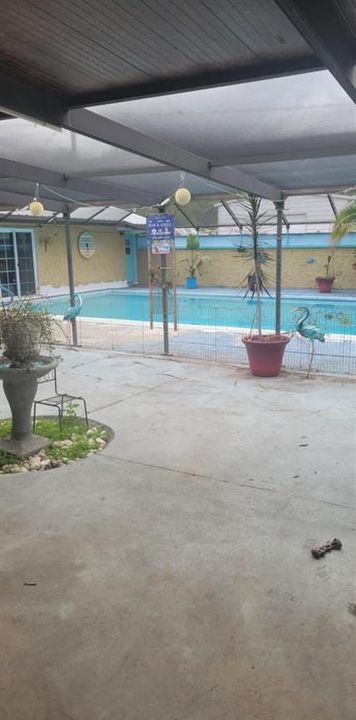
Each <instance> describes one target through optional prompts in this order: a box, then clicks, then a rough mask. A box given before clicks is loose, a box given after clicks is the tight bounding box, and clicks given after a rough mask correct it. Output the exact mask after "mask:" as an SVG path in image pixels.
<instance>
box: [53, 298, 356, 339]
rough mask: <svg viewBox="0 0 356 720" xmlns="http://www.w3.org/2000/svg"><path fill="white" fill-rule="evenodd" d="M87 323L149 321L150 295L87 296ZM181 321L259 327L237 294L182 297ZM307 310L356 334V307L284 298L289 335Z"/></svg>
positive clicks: (323, 324) (270, 316) (327, 325)
mask: <svg viewBox="0 0 356 720" xmlns="http://www.w3.org/2000/svg"><path fill="white" fill-rule="evenodd" d="M82 298H83V309H82V312H81V317H83V318H93V319H94V318H97V319H100V318H111V319H113V320H119V319H121V320H131V321H146V322H147V321H149V319H150V306H149V296H148V293H147V292H146V291H142V292H141V291H137V290H135V291H130V290H110V291H99V292H93V293H83V294H82ZM46 304H47V305H48V309H49V310H50V312H52V313H54V314H55V315H63V314H64V313H65V311H66V310H67V309H68V305H69V301H68V296H60V297H53V298H50V299H48V300H47V303H46ZM177 304H178V321H179V323H180V324H183V325H213V326H218V327H239V328H246V329H249V328H251V327H252V326H254V325H255V318H256V301H255V300H254V301H252V302H251V301H250V300H247V299H245V300H243V299H242V297H241V296H239V295H238V294H237V293H236V296H233V295H227V296H222V295H205V296H204V295H203V294H199V295H196V296H194V295H193V294H192V295H188V294H186V293H185V294H184V295H183V294H182V295H179V293H178V303H177ZM300 305H306V306H307V307H308V308H309V309H310V312H311V322H313V323H315V324H317V325H318V326H319V327H320V329H321V330H322V331H323V332H325V333H332V334H335V333H337V334H347V335H356V302H355V301H350V302H347V301H338V300H335V301H333V300H331V299H329V298H327V299H326V298H325V299H324V298H323V299H320V300H319V299H315V300H314V299H308V300H302V299H300V298H299V299H298V300H296V299H291V298H288V299H283V301H282V308H281V310H282V314H281V315H282V316H281V324H282V329H283V330H284V331H291V330H293V329H294V328H295V315H294V312H293V311H294V308H295V307H298V306H300ZM274 315H275V302H274V300H273V299H270V298H264V299H263V310H262V322H263V327H264V328H265V329H273V328H274ZM153 317H154V321H155V322H159V321H162V301H161V295H160V293H159V292H157V293H154V302H153ZM169 320H170V322H172V321H173V298H172V296H170V297H169Z"/></svg>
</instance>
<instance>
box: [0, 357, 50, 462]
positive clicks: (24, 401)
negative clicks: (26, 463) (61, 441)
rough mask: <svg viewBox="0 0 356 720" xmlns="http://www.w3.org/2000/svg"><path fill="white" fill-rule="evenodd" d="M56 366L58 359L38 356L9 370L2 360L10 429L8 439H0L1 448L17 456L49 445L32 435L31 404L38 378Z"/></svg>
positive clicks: (32, 452) (44, 439) (0, 374)
mask: <svg viewBox="0 0 356 720" xmlns="http://www.w3.org/2000/svg"><path fill="white" fill-rule="evenodd" d="M57 365H58V359H56V358H51V357H42V356H39V357H38V358H37V359H36V360H32V361H31V363H29V364H28V366H27V367H12V366H11V363H10V362H9V361H7V359H6V358H5V357H4V358H3V362H0V380H2V381H3V387H4V393H5V395H6V398H7V401H8V403H9V405H10V409H11V416H12V428H11V435H10V437H9V438H5V439H1V440H0V448H1V449H2V450H6V451H7V452H9V453H12V454H13V455H18V456H19V457H27V455H33V454H34V453H37V452H38V451H39V450H42V448H44V447H47V446H48V445H50V441H49V440H47V439H46V438H45V437H40V436H39V435H34V434H33V433H32V416H31V411H32V405H33V401H34V399H35V396H36V392H37V383H38V379H39V378H40V377H43V376H44V375H46V374H47V373H48V372H50V370H53V368H55V367H56V366H57Z"/></svg>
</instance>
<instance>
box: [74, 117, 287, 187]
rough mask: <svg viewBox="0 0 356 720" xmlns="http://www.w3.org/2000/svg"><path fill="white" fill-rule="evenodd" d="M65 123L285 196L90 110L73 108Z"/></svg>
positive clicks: (228, 182) (213, 176) (214, 177)
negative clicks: (212, 165)
mask: <svg viewBox="0 0 356 720" xmlns="http://www.w3.org/2000/svg"><path fill="white" fill-rule="evenodd" d="M63 125H64V127H65V128H67V130H71V131H73V132H77V133H79V134H81V135H85V136H86V137H91V138H93V139H95V140H99V141H100V142H104V143H107V144H108V145H112V146H113V147H118V148H121V149H123V150H127V151H129V152H132V153H134V154H135V155H141V156H142V157H146V158H149V159H150V160H155V161H156V162H161V163H164V164H165V165H170V166H171V167H175V168H178V169H179V170H184V171H185V172H189V173H191V174H192V175H197V176H198V177H202V178H206V179H207V180H210V181H212V182H213V183H218V184H219V185H222V186H225V187H229V188H232V189H233V190H235V191H236V190H245V191H247V192H251V193H255V194H256V195H261V196H262V197H265V198H268V199H269V200H279V199H280V198H281V191H280V190H279V189H278V188H275V187H274V186H273V185H270V184H268V183H265V182H262V181H260V180H257V179H255V178H251V177H250V176H249V175H246V174H245V173H243V172H241V171H239V170H236V169H234V170H232V169H231V168H221V169H220V168H212V167H211V163H210V161H209V160H208V159H207V158H204V157H201V156H200V155H196V154H194V153H191V152H188V151H187V150H184V149H183V148H180V147H177V146H175V145H171V144H169V143H167V142H164V141H162V140H157V139H156V138H152V137H149V136H148V135H145V134H144V133H141V132H138V131H137V130H133V129H132V128H129V127H127V126H126V125H122V124H121V123H117V122H114V121H113V120H110V119H108V118H106V117H103V116H102V115H99V114H98V113H94V112H91V111H90V110H71V111H70V112H69V113H67V114H66V116H65V118H64V123H63Z"/></svg>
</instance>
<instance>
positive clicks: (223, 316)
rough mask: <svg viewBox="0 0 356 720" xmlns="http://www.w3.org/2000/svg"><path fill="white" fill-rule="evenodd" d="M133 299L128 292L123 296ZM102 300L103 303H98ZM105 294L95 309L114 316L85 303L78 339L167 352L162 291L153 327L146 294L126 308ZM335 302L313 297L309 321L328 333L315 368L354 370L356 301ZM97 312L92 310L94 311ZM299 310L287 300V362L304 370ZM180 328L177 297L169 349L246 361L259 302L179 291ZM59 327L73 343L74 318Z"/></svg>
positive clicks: (270, 320)
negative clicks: (113, 305)
mask: <svg viewBox="0 0 356 720" xmlns="http://www.w3.org/2000/svg"><path fill="white" fill-rule="evenodd" d="M125 301H129V298H128V297H127V298H125ZM101 302H102V303H103V307H101V305H100V303H101ZM105 303H107V300H106V299H105V298H104V297H103V298H101V297H100V296H99V297H97V298H96V304H95V314H96V315H98V314H99V315H105V314H106V315H108V314H109V313H112V314H113V315H114V314H115V313H116V317H115V316H114V317H108V316H107V317H94V316H90V314H89V313H90V308H88V307H87V308H86V307H85V304H84V312H85V315H83V317H82V316H80V317H79V318H77V325H78V335H79V343H80V345H82V346H86V347H92V348H102V349H106V350H117V351H121V352H128V353H141V354H150V355H159V354H163V326H162V299H161V294H160V293H159V292H155V293H154V295H153V298H152V321H153V322H152V327H151V323H150V303H149V298H148V295H146V296H144V298H143V297H142V295H141V298H140V303H135V302H133V303H132V305H130V302H126V304H125V307H124V312H123V314H124V315H125V317H123V318H118V317H117V308H116V309H115V311H114V310H113V309H112V308H111V306H110V304H109V306H106V305H105ZM344 307H345V306H344V305H341V304H340V305H338V304H337V303H336V302H334V303H332V302H330V304H329V303H325V302H320V303H310V317H309V318H308V320H307V321H306V323H307V324H308V325H315V326H317V327H318V328H319V329H320V331H321V332H322V333H324V335H325V342H324V343H322V342H319V341H318V340H315V341H314V345H315V355H314V360H313V371H314V372H321V373H335V374H340V375H356V304H355V307H351V309H349V308H347V311H345V309H344ZM93 315H94V311H93ZM297 317H298V315H297V314H296V312H295V308H293V306H291V305H287V304H285V305H284V306H283V312H282V330H283V332H287V333H290V334H291V340H290V343H289V344H288V345H287V347H286V351H285V354H284V366H285V367H286V368H290V369H293V370H306V369H307V367H308V363H309V358H310V352H311V348H312V345H311V342H310V340H308V339H307V338H305V337H301V336H300V335H299V334H298V333H297V332H296V331H295V328H296V320H297ZM177 319H178V325H177V330H176V331H175V330H174V325H173V299H172V297H171V296H170V297H169V302H168V320H169V352H170V354H171V355H173V356H175V357H180V358H196V359H201V360H212V361H218V362H228V363H236V364H246V363H247V355H246V350H245V347H244V345H243V343H242V337H243V336H244V335H248V334H250V332H251V329H253V331H254V332H255V331H256V305H255V303H254V302H253V303H251V302H249V301H246V302H242V301H241V299H240V300H239V301H237V303H236V308H235V307H234V306H233V305H232V304H231V303H230V304H227V305H226V307H225V306H224V303H223V302H221V301H220V303H219V304H217V305H215V303H214V298H209V302H208V301H207V299H206V298H205V299H203V301H202V299H201V298H199V296H197V297H196V298H191V297H189V298H187V297H181V298H178V303H177ZM61 325H62V329H60V328H59V329H58V330H57V338H56V339H57V341H58V342H59V343H70V337H71V333H70V324H69V323H67V322H62V323H61ZM263 326H264V327H265V328H266V330H265V332H268V330H270V331H271V332H273V328H274V305H273V303H270V305H269V306H267V307H264V308H263Z"/></svg>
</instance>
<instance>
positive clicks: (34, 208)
mask: <svg viewBox="0 0 356 720" xmlns="http://www.w3.org/2000/svg"><path fill="white" fill-rule="evenodd" d="M39 189H40V186H39V183H36V186H35V197H34V198H33V200H32V202H30V204H29V208H30V213H31V215H34V216H35V217H40V216H41V215H43V212H44V207H43V205H42V203H41V201H40V200H39V199H38V196H39Z"/></svg>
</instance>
